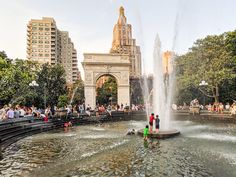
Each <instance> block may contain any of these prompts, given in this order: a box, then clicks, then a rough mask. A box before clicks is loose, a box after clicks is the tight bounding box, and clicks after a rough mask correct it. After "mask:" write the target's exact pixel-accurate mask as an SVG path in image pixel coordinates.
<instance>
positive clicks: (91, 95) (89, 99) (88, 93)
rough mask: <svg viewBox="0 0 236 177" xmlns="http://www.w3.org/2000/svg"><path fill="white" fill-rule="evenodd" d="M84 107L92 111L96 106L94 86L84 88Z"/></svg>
mask: <svg viewBox="0 0 236 177" xmlns="http://www.w3.org/2000/svg"><path fill="white" fill-rule="evenodd" d="M84 96H85V106H86V107H87V106H88V105H89V106H90V107H91V108H92V109H94V108H95V106H96V86H95V85H90V86H86V85H85V87H84Z"/></svg>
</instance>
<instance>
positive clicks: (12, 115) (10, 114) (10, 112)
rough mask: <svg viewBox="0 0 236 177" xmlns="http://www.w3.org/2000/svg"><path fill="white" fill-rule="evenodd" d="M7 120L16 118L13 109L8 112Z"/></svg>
mask: <svg viewBox="0 0 236 177" xmlns="http://www.w3.org/2000/svg"><path fill="white" fill-rule="evenodd" d="M7 118H8V119H13V118H14V111H13V108H12V107H10V109H9V110H8V111H7Z"/></svg>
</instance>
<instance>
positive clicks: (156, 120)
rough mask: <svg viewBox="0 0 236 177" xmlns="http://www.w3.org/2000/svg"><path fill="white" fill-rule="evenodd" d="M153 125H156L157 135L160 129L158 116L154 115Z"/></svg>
mask: <svg viewBox="0 0 236 177" xmlns="http://www.w3.org/2000/svg"><path fill="white" fill-rule="evenodd" d="M155 123H156V133H158V132H159V129H160V119H159V116H158V115H156V119H155Z"/></svg>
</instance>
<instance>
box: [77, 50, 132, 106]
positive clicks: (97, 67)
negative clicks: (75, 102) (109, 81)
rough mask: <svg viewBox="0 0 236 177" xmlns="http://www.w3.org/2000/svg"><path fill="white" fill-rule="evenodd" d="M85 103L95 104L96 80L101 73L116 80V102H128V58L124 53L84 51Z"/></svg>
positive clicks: (129, 64)
mask: <svg viewBox="0 0 236 177" xmlns="http://www.w3.org/2000/svg"><path fill="white" fill-rule="evenodd" d="M82 66H83V68H84V77H85V78H84V81H85V82H84V92H85V104H86V106H88V105H89V106H91V107H92V109H94V108H95V106H96V82H97V79H98V78H99V77H101V76H102V75H106V74H109V75H112V76H114V77H115V78H116V81H117V99H118V100H117V101H118V104H119V105H121V103H123V104H124V105H125V104H127V105H129V104H130V83H129V78H130V66H131V63H130V59H129V55H126V54H122V55H121V54H97V53H85V54H84V61H83V62H82Z"/></svg>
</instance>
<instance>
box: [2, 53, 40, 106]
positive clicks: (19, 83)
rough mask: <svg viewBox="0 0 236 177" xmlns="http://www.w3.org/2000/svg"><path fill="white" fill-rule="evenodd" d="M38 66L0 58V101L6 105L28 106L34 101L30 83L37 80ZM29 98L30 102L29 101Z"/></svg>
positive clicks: (22, 61) (18, 60) (23, 61)
mask: <svg viewBox="0 0 236 177" xmlns="http://www.w3.org/2000/svg"><path fill="white" fill-rule="evenodd" d="M32 68H36V64H35V63H33V62H29V61H25V60H20V59H16V60H14V61H13V60H9V59H8V58H4V59H3V58H1V57H0V100H2V102H3V103H4V104H8V103H11V104H26V103H27V102H28V101H29V100H32V97H31V96H30V95H33V94H34V93H32V92H31V90H30V88H29V83H30V82H31V81H32V80H33V79H34V78H35V73H36V72H35V70H32ZM27 98H28V100H27Z"/></svg>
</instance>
